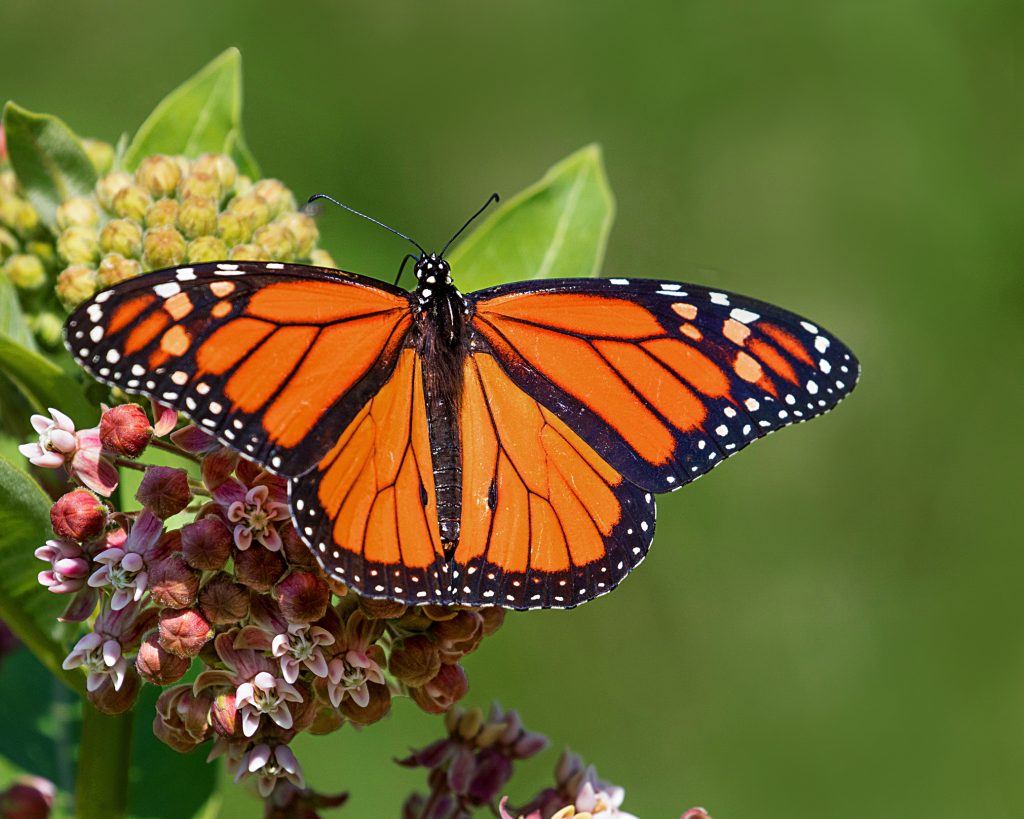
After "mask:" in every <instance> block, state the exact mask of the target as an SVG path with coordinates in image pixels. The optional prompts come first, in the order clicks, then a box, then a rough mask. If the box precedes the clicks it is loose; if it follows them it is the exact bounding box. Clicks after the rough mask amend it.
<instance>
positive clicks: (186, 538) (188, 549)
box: [181, 516, 234, 572]
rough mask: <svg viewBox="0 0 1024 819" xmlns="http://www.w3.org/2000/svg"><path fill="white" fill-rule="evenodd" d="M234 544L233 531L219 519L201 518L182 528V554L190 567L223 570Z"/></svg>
mask: <svg viewBox="0 0 1024 819" xmlns="http://www.w3.org/2000/svg"><path fill="white" fill-rule="evenodd" d="M233 543H234V538H233V537H232V535H231V530H230V529H228V527H227V526H226V525H225V523H224V522H223V521H222V520H221V519H220V518H217V517H213V516H210V517H205V518H200V519H199V520H197V521H196V522H195V523H190V524H188V525H187V526H183V527H182V528H181V553H182V555H183V556H184V558H185V561H186V562H187V563H188V564H189V565H190V566H192V567H193V568H196V569H200V570H201V571H208V572H217V571H220V570H221V569H223V568H224V564H225V563H227V562H228V558H229V557H231V546H232V544H233Z"/></svg>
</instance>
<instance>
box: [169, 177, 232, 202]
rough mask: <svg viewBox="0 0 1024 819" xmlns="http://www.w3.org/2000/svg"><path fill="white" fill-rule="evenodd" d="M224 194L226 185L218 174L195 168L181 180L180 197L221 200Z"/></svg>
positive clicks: (179, 186) (181, 198)
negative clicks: (224, 185)
mask: <svg viewBox="0 0 1024 819" xmlns="http://www.w3.org/2000/svg"><path fill="white" fill-rule="evenodd" d="M223 195H224V187H223V185H222V184H221V181H220V179H218V178H217V175H216V174H212V173H206V172H204V171H196V170H195V169H193V170H192V172H191V173H190V174H189V175H188V176H186V177H185V178H184V179H182V180H181V183H180V184H179V185H178V199H180V200H182V201H184V200H185V199H192V198H196V199H209V200H211V201H212V202H214V203H216V202H219V201H220V199H221V197H222V196H223Z"/></svg>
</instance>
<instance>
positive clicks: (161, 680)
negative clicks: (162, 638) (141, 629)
mask: <svg viewBox="0 0 1024 819" xmlns="http://www.w3.org/2000/svg"><path fill="white" fill-rule="evenodd" d="M190 665H192V663H191V661H190V660H188V659H186V658H184V657H178V656H177V655H175V654H171V653H170V652H169V651H165V650H164V649H162V648H161V647H160V642H159V639H158V637H157V635H156V634H150V635H149V637H147V638H146V640H145V642H143V643H142V645H141V646H139V653H138V655H137V656H136V657H135V670H136V671H138V672H139V676H140V677H142V679H144V680H145V681H146V682H151V683H153V685H172V684H173V683H176V682H177V681H178V680H180V679H181V678H182V677H184V676H185V673H186V672H187V671H188V669H189V666H190Z"/></svg>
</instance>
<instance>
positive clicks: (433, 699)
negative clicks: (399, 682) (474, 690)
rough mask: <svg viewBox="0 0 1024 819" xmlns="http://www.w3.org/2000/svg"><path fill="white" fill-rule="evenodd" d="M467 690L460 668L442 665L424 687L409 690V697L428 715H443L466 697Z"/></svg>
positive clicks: (465, 679) (465, 680) (464, 674)
mask: <svg viewBox="0 0 1024 819" xmlns="http://www.w3.org/2000/svg"><path fill="white" fill-rule="evenodd" d="M468 690H469V680H468V679H467V678H466V672H465V671H463V670H462V666H460V665H442V666H441V670H440V671H438V672H437V676H435V677H434V679H432V680H431V681H430V682H428V683H427V684H426V685H424V686H422V687H420V688H411V689H409V696H411V697H412V699H413V702H415V703H416V704H417V705H418V706H419V707H420V708H422V709H423V710H424V711H426V712H427V713H428V714H443V713H444V712H445V711H447V710H448V709H449V708H451V707H452V705H454V704H455V703H456V702H458V701H459V700H461V699H462V698H463V697H464V696H466V692H467V691H468Z"/></svg>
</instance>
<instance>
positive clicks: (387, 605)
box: [359, 597, 409, 620]
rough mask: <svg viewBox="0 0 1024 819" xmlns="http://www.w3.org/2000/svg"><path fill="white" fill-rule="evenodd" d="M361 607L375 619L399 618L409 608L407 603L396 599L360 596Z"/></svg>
mask: <svg viewBox="0 0 1024 819" xmlns="http://www.w3.org/2000/svg"><path fill="white" fill-rule="evenodd" d="M359 608H361V609H362V610H363V611H364V612H366V614H367V615H368V616H370V617H372V618H373V619H374V620H397V619H398V618H399V617H401V616H402V615H403V614H405V612H406V611H407V610H408V609H409V607H408V606H407V605H405V603H396V602H395V601H394V600H374V599H373V598H371V597H360V598H359Z"/></svg>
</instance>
